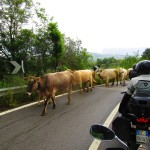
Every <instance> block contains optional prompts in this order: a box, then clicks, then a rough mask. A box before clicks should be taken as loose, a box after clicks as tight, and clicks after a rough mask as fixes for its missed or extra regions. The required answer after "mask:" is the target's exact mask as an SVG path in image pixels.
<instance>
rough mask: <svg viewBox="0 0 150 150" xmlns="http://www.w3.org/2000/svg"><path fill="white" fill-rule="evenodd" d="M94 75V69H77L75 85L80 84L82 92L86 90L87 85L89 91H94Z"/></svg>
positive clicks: (74, 78) (74, 77) (74, 79)
mask: <svg viewBox="0 0 150 150" xmlns="http://www.w3.org/2000/svg"><path fill="white" fill-rule="evenodd" d="M93 75H94V73H93V71H92V70H76V71H74V73H73V85H74V86H75V85H77V86H79V88H80V92H81V93H83V91H85V87H86V88H87V91H89V90H90V91H92V86H93ZM89 86H90V88H89Z"/></svg>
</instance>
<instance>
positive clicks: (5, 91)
mask: <svg viewBox="0 0 150 150" xmlns="http://www.w3.org/2000/svg"><path fill="white" fill-rule="evenodd" d="M26 87H27V86H26V85H24V86H16V87H10V88H3V89H0V97H2V96H6V95H11V94H15V93H21V92H25V89H26Z"/></svg>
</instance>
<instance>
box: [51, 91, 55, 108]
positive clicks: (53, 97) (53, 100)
mask: <svg viewBox="0 0 150 150" xmlns="http://www.w3.org/2000/svg"><path fill="white" fill-rule="evenodd" d="M51 99H52V103H53V107H52V109H55V108H56V98H55V93H53V95H52V97H51Z"/></svg>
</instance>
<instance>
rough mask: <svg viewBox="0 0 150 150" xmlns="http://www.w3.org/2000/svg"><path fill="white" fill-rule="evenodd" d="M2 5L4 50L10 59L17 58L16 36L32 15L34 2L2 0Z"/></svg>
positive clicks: (28, 0)
mask: <svg viewBox="0 0 150 150" xmlns="http://www.w3.org/2000/svg"><path fill="white" fill-rule="evenodd" d="M0 5H1V9H0V14H1V21H0V36H1V43H2V52H3V54H4V55H5V57H7V58H8V59H13V60H17V59H18V58H19V56H18V52H19V47H18V43H17V40H16V39H17V38H16V37H17V36H18V34H19V31H20V30H21V29H22V26H23V25H25V24H26V23H27V22H28V19H29V18H30V17H31V16H32V11H31V8H32V5H33V3H32V1H31V0H1V2H0Z"/></svg>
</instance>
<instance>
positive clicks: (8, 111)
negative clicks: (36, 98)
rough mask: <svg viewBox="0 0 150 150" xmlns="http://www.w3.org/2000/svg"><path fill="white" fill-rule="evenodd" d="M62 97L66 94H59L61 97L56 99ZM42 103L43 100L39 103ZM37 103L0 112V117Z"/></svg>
mask: <svg viewBox="0 0 150 150" xmlns="http://www.w3.org/2000/svg"><path fill="white" fill-rule="evenodd" d="M63 95H66V93H64V94H61V95H58V96H56V97H60V96H63ZM42 101H44V100H41V102H42ZM37 103H38V102H33V103H30V104H27V105H23V106H20V107H17V108H14V109H10V110H7V111H4V112H1V113H0V116H3V115H5V114H8V113H11V112H14V111H17V110H20V109H23V108H26V107H29V106H32V105H35V104H37Z"/></svg>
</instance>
